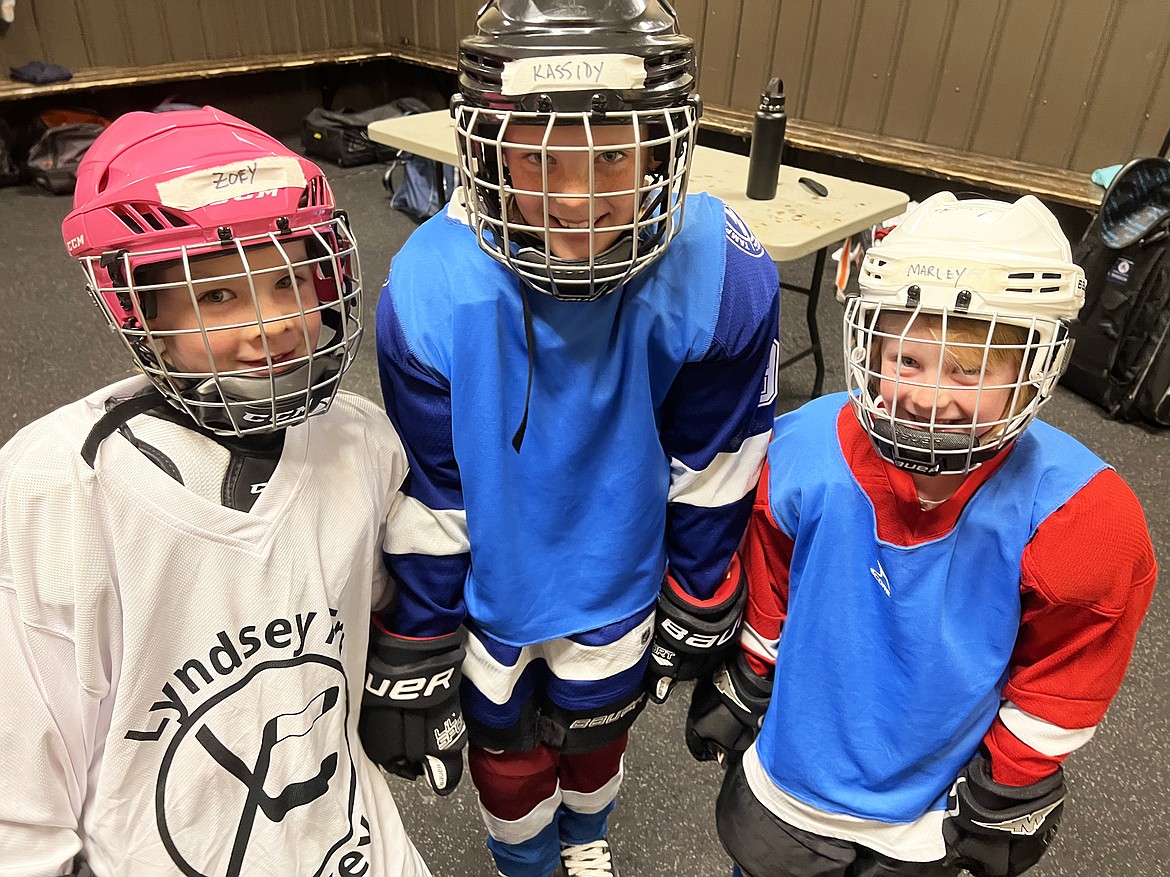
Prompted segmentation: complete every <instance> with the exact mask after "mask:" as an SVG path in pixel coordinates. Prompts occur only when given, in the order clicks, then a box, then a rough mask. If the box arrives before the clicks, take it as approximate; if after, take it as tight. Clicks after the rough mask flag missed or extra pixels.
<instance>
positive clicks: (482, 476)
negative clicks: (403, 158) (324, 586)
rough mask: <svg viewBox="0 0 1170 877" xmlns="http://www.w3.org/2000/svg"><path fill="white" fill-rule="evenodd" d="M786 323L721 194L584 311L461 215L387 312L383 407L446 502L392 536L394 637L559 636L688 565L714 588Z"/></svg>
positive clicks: (403, 259)
mask: <svg viewBox="0 0 1170 877" xmlns="http://www.w3.org/2000/svg"><path fill="white" fill-rule="evenodd" d="M522 296H527V299H528V304H529V306H530V308H531V319H532V327H533V330H534V344H533V345H532V349H531V350H529V347H528V345H527V343H526V340H525V327H524V316H523V307H524V303H523V298H522ZM778 319H779V299H778V278H777V275H776V269H775V266H774V264H773V263H772V261H771V260H770V259H769V258H768V257H767V254H766V253H765V252H764V251H763V248H762V247H760V245H759V243H758V242H757V241H756V240H755V239H754V238H753V237H751V235H750V233H748V234H745V233H744V228H743V225H742V222H741V221H740V220H739V219H738V217H735V216H734V214H731V213H730V212H725V209H724V207H723V205H722V204H721V203H720V202H719V201H717V200H715V199H712V198H709V197H707V196H691V197H690V198H689V199H688V202H687V205H686V221H685V223H684V226H683V229H682V231H681V232H680V233H679V235H678V237H677V238H675V240H674V241H673V242H672V243H671V244H670V246H669V248H668V249H667V251H666V252H665V254H664V255H663V256H662V257H661V258H660V259H659V260H658V261H657V262H655V263H654V265H652V266H651V267H650V268H649V269H647V270H646V271H645V272H643V273H642V274H640V275H638V276H637V277H636V278H634V279H633V280H632V281H630V282H629V283H627V284H626V285H625V286H624V287H622V288H620V289H619V290H617V291H615V292H614V293H611V294H609V295H607V296H604V297H603V298H601V299H598V300H597V301H593V302H584V303H582V302H565V301H559V300H556V299H554V298H552V297H550V296H546V295H542V294H540V293H537V292H533V291H531V290H524V289H522V288H521V285H520V281H519V280H518V279H517V277H516V276H515V275H513V274H512V273H511V272H509V271H508V270H507V269H506V268H504V267H502V266H501V265H499V264H497V263H496V262H495V261H493V260H492V259H491V258H489V257H488V256H487V255H486V254H484V253H483V252H482V251H481V250H480V249H479V247H478V244H477V241H476V238H475V235H474V233H473V232H472V230H471V229H470V228H469V227H468V226H467V224H466V221H465V220H463V219H462V218H461V217H460V215H459V214H458V209H457V206H455V207H452V208H451V209H450V210H448V211H445V212H443V213H440V214H439V215H437V216H436V217H434V218H432V219H431V220H430V221H428V222H427V223H425V224H424V225H423V226H421V227H420V228H419V229H418V231H416V232H415V233H414V234H413V235H412V236H411V238H410V239H409V240H408V241H407V243H406V245H405V246H404V247H403V249H402V250H401V251H400V252H399V253H398V255H397V256H396V257H395V259H394V261H393V264H392V270H391V272H390V276H389V278H388V280H387V283H386V286H385V287H384V288H383V293H382V297H381V300H380V301H379V303H378V326H377V342H378V362H379V369H380V373H381V378H382V389H383V397H384V401H385V404H386V409H387V412H388V413H389V415H390V417H391V419H392V420H393V422H394V424H395V426H396V427H397V428H398V429H399V431H400V434H401V436H402V439H403V442H404V444H405V445H406V447H407V450H408V453H409V455H410V458H411V469H412V475H411V478H410V481H409V484H408V488H407V492H408V494H409V497H410V499H409V500H408V501H409V502H414V503H418V504H420V506H422V507H425V510H426V511H427V514H425V515H423V514H420V515H419V520H420V526H419V528H418V530H417V531H416V532H415V533H413V534H410V535H409V536H405V535H403V536H400V537H398V538H397V541H396V542H395V543H394V544H390V545H388V546H387V552H388V555H389V558H390V565H391V570H392V572H393V574H394V576H395V578H396V579H397V580H398V583H399V587H398V598H397V604H396V607H395V611H394V612H393V613H392V615H390V616H388V617H387V618H386V619H385V623H386V626H387V627H388V628H389V629H391V630H393V631H394V632H396V633H400V634H403V635H407V636H434V635H439V634H442V633H446V632H449V631H451V630H453V629H454V628H455V627H456V626H458V624H460V623H461V622H462V621H463V619H464V617H465V615H468V614H469V615H470V616H471V617H472V618H473V619H474V620H475V621H476V623H477V624H478V625H479V626H480V627H482V628H483V629H484V630H486V631H488V632H489V633H490V634H491V635H492V636H494V637H495V638H497V639H499V640H501V641H503V642H506V643H509V644H512V645H517V646H523V645H529V644H532V643H536V642H543V641H547V640H549V639H554V638H557V637H563V636H568V635H571V634H574V633H579V632H582V631H587V630H593V629H596V628H598V627H602V626H604V625H606V624H610V623H613V622H615V621H618V620H620V619H623V618H627V617H630V616H632V615H634V614H635V613H638V612H641V611H644V610H645V609H646V608H647V607H648V606H650V605H651V604H652V603H653V601H654V600H655V598H656V596H657V594H658V591H659V589H660V587H661V584H662V578H663V574H664V571H665V570H666V569H667V567H668V565H669V567H670V570H671V573H672V574H673V575H674V576H675V577H676V578H677V579H678V580H679V581H680V583H681V584H682V585H683V587H684V588H686V589H687V590H688V591H689V592H690V593H692V594H694V595H695V596H697V597H699V598H706V597H709V596H710V594H711V593H712V592H713V591H714V590H715V588H716V587H717V586H718V584H719V583H720V581H721V579H722V576H723V573H724V571H725V569H726V566H727V563H728V562H729V560H730V557H731V555H732V553H733V551H734V550H735V548H736V545H737V544H738V542H739V539H740V537H741V535H742V533H743V529H744V527H745V525H746V522H747V517H748V514H749V513H750V507H751V497H752V491H753V488H754V485H755V482H756V479H757V478H758V476H759V471H760V467H761V466H762V463H763V456H764V453H765V449H766V445H767V441H768V438H769V435H770V429H771V420H772V407H773V404H772V403H773V401H774V398H775V384H774V381H775V365H776V361H777V349H778V348H777V344H776V335H777V328H778ZM530 355H531V357H532V363H533V375H532V386H531V393H530V394H529V392H528V368H529V356H530ZM526 406H527V411H528V422H527V431H526V433H525V436H524V441H523V444H522V446H521V448H520V450H519V452H517V451H516V450H515V449H514V448H513V446H512V443H511V440H512V436H513V434H514V433H515V431H516V428H517V425H518V424H519V423H520V421H521V419H522V418H523V417H524V413H525V410H526ZM435 522H439V523H435Z"/></svg>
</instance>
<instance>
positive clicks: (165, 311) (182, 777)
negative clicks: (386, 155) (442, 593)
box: [0, 108, 429, 877]
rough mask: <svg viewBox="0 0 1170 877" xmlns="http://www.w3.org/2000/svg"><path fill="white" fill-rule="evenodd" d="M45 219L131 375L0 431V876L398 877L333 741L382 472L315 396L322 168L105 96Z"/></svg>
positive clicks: (326, 296)
mask: <svg viewBox="0 0 1170 877" xmlns="http://www.w3.org/2000/svg"><path fill="white" fill-rule="evenodd" d="M62 230H63V234H64V238H65V241H66V245H67V247H68V249H69V251H70V253H71V255H73V256H74V257H76V258H77V259H78V260H79V261H80V262H81V265H82V268H83V269H84V271H85V275H86V280H87V285H88V292H89V294H90V296H91V297H92V298H93V299H94V301H95V303H96V304H98V305H99V306H100V308H101V310H102V312H103V314H104V315H105V317H106V319H107V320H108V322H109V323H110V325H111V326H112V328H113V329H114V330H115V331H117V333H118V334H119V336H120V338H121V339H122V341H123V342H124V344H125V346H126V348H127V350H128V352H129V353H130V354H131V356H132V358H133V360H134V362H135V364H136V365H137V367H138V368H139V369H140V370H141V372H142V374H140V375H137V376H134V377H131V378H128V379H126V380H124V381H121V382H119V383H117V384H114V385H113V386H110V387H105V388H103V389H100V390H97V391H95V392H94V393H92V394H90V395H89V396H87V397H86V398H84V399H82V400H80V401H78V402H75V403H73V404H71V405H67V406H65V407H63V408H61V409H59V410H58V411H55V412H53V413H52V414H49V415H47V416H46V417H43V418H41V419H40V420H38V421H36V422H35V423H33V424H31V425H29V426H27V427H25V428H24V429H22V430H21V431H20V432H19V433H17V435H16V436H15V437H14V438H13V439H12V440H11V441H10V442H9V443H8V444H7V445H6V446H5V447H4V448H3V450H2V451H0V533H3V540H2V541H0V666H3V668H4V671H3V673H0V700H2V701H3V702H4V704H5V710H4V718H3V719H0V752H2V753H3V755H2V756H0V784H2V785H3V786H4V788H5V789H6V793H5V795H4V796H3V803H0V873H3V874H5V875H20V877H56V875H61V874H74V873H77V869H79V868H80V867H81V864H80V862H81V859H82V858H84V860H85V861H87V862H88V868H89V870H88V871H87V872H86V873H92V874H93V875H95V877H144V875H150V877H164V875H174V877H179V875H191V874H208V875H211V874H215V875H220V877H258V875H271V877H289V875H294V874H332V875H340V874H351V875H358V874H367V875H370V877H379V875H380V877H424V875H427V874H428V873H429V872H428V870H427V868H426V865H425V864H424V863H423V861H422V859H421V858H420V857H419V855H418V853H417V852H416V851H415V849H414V846H413V845H412V844H411V842H410V840H409V839H408V838H407V836H406V834H405V831H404V829H403V825H402V821H401V819H400V818H399V815H398V812H397V809H396V808H395V804H394V801H393V799H392V798H391V795H390V792H389V790H388V789H387V787H386V783H385V781H384V780H383V779H382V777H381V775H380V774H379V772H378V769H377V768H376V766H375V765H374V764H373V763H372V762H371V761H370V760H369V759H368V758H367V757H366V756H365V754H364V753H363V751H362V747H361V745H360V742H359V738H358V733H357V725H358V711H359V707H360V705H361V698H362V688H363V681H364V678H365V672H364V671H365V663H366V642H367V632H368V629H369V627H368V618H369V612H370V610H371V607H372V606H373V605H374V604H375V603H377V602H380V601H384V600H385V599H386V598H388V596H389V595H388V594H387V593H385V591H386V590H387V589H386V583H387V578H386V573H385V569H384V564H383V558H382V553H383V550H394V542H395V539H397V538H400V537H404V536H405V534H406V533H408V532H409V527H408V526H401V519H399V518H397V517H395V510H396V509H399V508H401V504H400V503H396V500H397V499H398V498H400V494H399V488H400V487H401V485H402V482H403V480H404V479H405V477H406V474H407V462H406V455H405V453H404V451H403V449H402V446H401V443H400V442H399V441H398V438H397V435H396V434H395V432H394V430H393V428H392V427H391V426H390V424H389V422H388V421H387V420H386V417H385V415H384V414H383V412H382V411H381V410H380V409H379V408H378V407H377V406H374V405H372V404H371V403H369V402H367V401H366V400H364V399H361V398H359V397H357V396H354V395H352V394H349V393H344V392H338V383H339V381H340V379H341V376H342V375H343V374H344V372H345V371H346V369H347V368H348V367H349V365H350V364H351V363H352V361H353V357H354V354H355V351H356V348H357V343H358V340H359V338H360V337H361V332H362V325H361V319H362V311H361V280H360V276H359V270H358V261H357V250H356V245H355V244H354V240H353V237H352V235H351V233H350V230H349V227H348V224H347V221H346V219H345V215H344V213H342V212H341V211H340V210H338V209H337V206H336V204H335V203H334V199H333V194H332V192H331V191H330V189H329V186H328V184H327V182H326V180H325V178H324V176H323V175H322V173H321V171H320V170H319V169H318V168H317V167H316V166H315V165H313V164H312V163H311V162H309V161H307V160H305V159H304V158H302V157H300V156H298V155H296V154H295V153H293V152H292V151H290V150H289V149H287V148H286V147H284V146H282V145H281V144H280V143H279V142H277V141H275V140H273V139H272V138H270V137H269V136H267V135H266V134H264V133H262V132H261V131H259V130H257V129H256V128H254V127H252V126H251V125H248V124H247V123H245V122H242V121H241V120H239V119H236V118H234V117H232V116H230V115H227V114H226V113H222V112H218V111H216V110H213V109H211V108H204V109H201V110H188V111H179V112H172V113H166V114H159V115H154V114H151V113H129V114H127V115H124V116H122V117H120V118H119V119H118V120H117V121H115V122H114V123H113V124H112V125H111V126H110V127H109V128H108V129H107V130H106V131H105V132H104V133H103V134H102V135H101V137H99V138H98V140H97V141H96V142H95V143H94V145H93V146H92V147H91V148H90V149H89V151H88V152H87V154H86V156H85V158H84V160H83V161H82V163H81V166H80V168H79V170H78V182H77V189H76V192H75V196H74V209H73V211H72V212H71V213H70V214H69V216H68V217H67V218H66V219H65V221H64V224H63V226H62Z"/></svg>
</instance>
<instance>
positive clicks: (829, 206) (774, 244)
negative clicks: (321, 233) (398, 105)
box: [369, 110, 908, 262]
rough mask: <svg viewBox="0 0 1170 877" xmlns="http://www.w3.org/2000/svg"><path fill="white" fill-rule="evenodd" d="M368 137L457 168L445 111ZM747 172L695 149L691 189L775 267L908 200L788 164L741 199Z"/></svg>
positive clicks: (741, 161) (373, 128)
mask: <svg viewBox="0 0 1170 877" xmlns="http://www.w3.org/2000/svg"><path fill="white" fill-rule="evenodd" d="M369 135H370V139H371V140H373V141H374V142H376V143H382V144H385V145H387V146H393V147H395V148H396V149H403V150H405V151H407V152H412V153H414V154H415V155H421V156H423V157H424V158H431V159H434V160H435V161H440V162H443V163H444V164H457V163H458V154H457V151H456V146H455V132H454V130H453V120H452V118H451V114H450V113H449V112H447V111H446V110H436V111H434V112H431V113H417V114H414V115H408V116H398V117H397V118H393V119H382V120H381V121H378V122H373V123H372V124H371V125H370V127H369ZM747 168H748V159H747V156H744V155H736V154H735V153H731V152H723V151H722V150H719V149H711V148H710V147H706V146H699V147H697V148H696V149H695V157H694V161H693V162H692V163H691V181H690V190H691V191H692V192H707V193H709V194H711V195H713V196H715V197H716V198H718V199H720V200H721V201H722V202H723V203H724V204H727V205H728V206H730V207H731V208H732V209H733V210H734V211H735V212H736V213H738V214H739V216H740V217H741V218H742V219H743V221H744V222H745V223H747V226H748V227H749V228H750V229H751V230H752V231H753V232H754V233H755V235H756V237H757V238H759V240H760V243H761V244H763V246H764V249H765V250H767V251H768V255H769V256H771V257H772V259H773V260H775V261H777V262H787V261H789V260H791V259H799V258H800V257H802V256H807V255H808V254H809V253H814V252H816V251H817V250H819V249H821V248H822V247H827V246H828V245H829V244H832V243H834V242H836V241H839V240H842V239H844V238H845V237H846V236H847V235H852V234H856V233H857V232H859V231H862V230H863V229H867V228H869V227H870V226H872V225H876V224H877V223H879V222H881V221H882V220H883V219H887V218H889V217H891V216H897V215H898V214H899V213H901V212H902V211H903V210H905V209H906V204H907V202H908V198H907V196H906V194H905V193H904V192H899V191H897V190H895V189H885V188H882V187H881V186H871V185H869V184H868V183H859V182H856V181H854V180H846V179H844V178H842V177H833V176H829V175H828V174H821V173H813V172H811V171H805V170H801V169H800V168H794V167H781V168H780V182H779V185H778V186H777V188H776V197H775V198H773V199H771V200H770V201H755V200H752V199H751V198H748V197H747V195H745V194H744V188H745V187H746V185H747ZM799 177H809V178H810V179H814V180H816V181H817V182H819V183H821V184H822V185H823V186H824V187H825V188H826V189H828V190H829V194H828V196H827V197H821V196H820V195H814V194H813V193H812V192H809V191H808V190H807V189H805V188H804V187H803V186H801V185H800V184H799V183H797V179H798V178H799Z"/></svg>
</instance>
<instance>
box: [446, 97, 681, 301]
mask: <svg viewBox="0 0 1170 877" xmlns="http://www.w3.org/2000/svg"><path fill="white" fill-rule="evenodd" d="M454 113H455V129H456V134H457V140H458V144H459V157H460V173H461V177H462V182H463V186H464V188H465V190H466V191H467V192H468V193H469V195H468V197H467V199H466V200H467V206H468V213H469V220H470V223H471V226H472V228H473V229H474V230H475V233H476V236H477V238H478V240H479V244H480V247H481V248H482V249H483V250H484V251H485V252H486V253H487V254H488V255H490V256H491V257H492V258H493V259H495V260H496V261H498V262H500V263H501V264H503V265H505V266H506V267H507V268H509V269H510V270H511V271H513V272H514V273H516V274H517V275H518V276H519V277H521V279H523V280H524V281H525V282H526V283H527V284H529V285H530V286H532V287H533V288H535V289H537V290H538V291H540V292H544V293H547V294H549V295H553V296H555V297H557V298H562V299H566V300H574V301H590V300H592V299H596V298H598V297H600V296H602V295H605V294H606V293H607V292H611V291H612V290H614V289H616V288H617V287H618V286H621V285H622V284H624V283H626V282H628V281H629V280H631V279H632V278H633V277H635V276H637V274H638V273H639V272H641V271H642V270H644V269H645V268H646V267H648V266H649V265H650V264H652V263H653V262H654V260H655V259H657V258H658V257H659V256H660V255H661V254H662V252H663V251H664V250H665V248H666V247H667V245H669V243H670V241H671V240H673V238H674V237H675V235H677V234H678V232H679V230H680V229H681V228H682V222H683V214H684V207H685V197H686V191H687V180H688V172H689V168H690V161H691V156H692V154H693V152H694V142H695V132H696V127H697V122H698V115H699V108H698V105H697V103H688V104H686V105H684V106H681V107H675V108H666V109H657V110H631V111H627V112H621V113H608V114H606V115H605V117H604V121H603V122H602V123H598V121H597V120H596V119H592V118H591V117H590V115H589V114H587V113H584V114H583V113H558V112H552V113H536V112H521V111H503V112H501V111H498V110H489V109H484V108H482V107H473V106H470V105H468V104H466V103H463V102H462V101H460V100H458V98H457V99H456V101H455V106H454Z"/></svg>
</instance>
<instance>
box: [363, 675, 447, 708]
mask: <svg viewBox="0 0 1170 877" xmlns="http://www.w3.org/2000/svg"><path fill="white" fill-rule="evenodd" d="M455 669H456V668H454V667H448V668H447V669H446V670H444V671H443V672H441V673H436V674H435V675H434V676H430V677H427V676H419V677H416V678H414V679H387V678H386V677H384V676H383V677H380V678H379V679H375V678H374V674H373V673H369V674H367V675H366V691H368V692H369V693H370V694H373V695H376V696H377V697H388V698H390V700H419V699H422V698H427V697H430V696H431V695H432V694H434V693H435V692H436V691H438V690H439V689H440V688H447V689H449V688H450V687H451V677H452V676H454V675H455Z"/></svg>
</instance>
